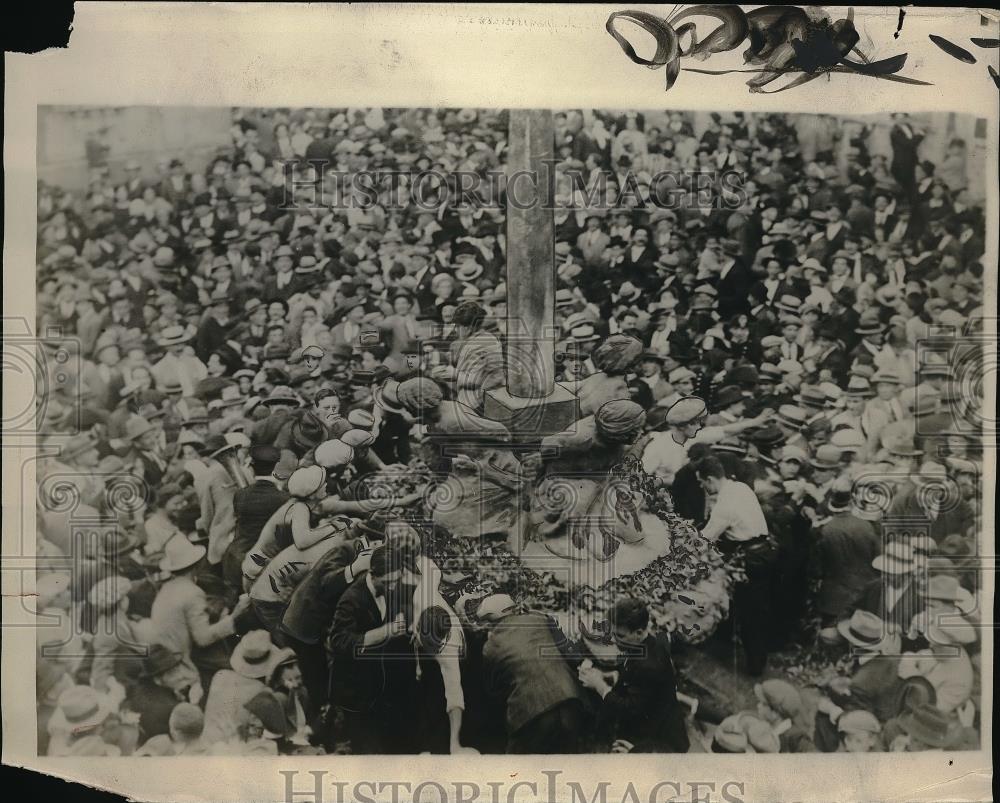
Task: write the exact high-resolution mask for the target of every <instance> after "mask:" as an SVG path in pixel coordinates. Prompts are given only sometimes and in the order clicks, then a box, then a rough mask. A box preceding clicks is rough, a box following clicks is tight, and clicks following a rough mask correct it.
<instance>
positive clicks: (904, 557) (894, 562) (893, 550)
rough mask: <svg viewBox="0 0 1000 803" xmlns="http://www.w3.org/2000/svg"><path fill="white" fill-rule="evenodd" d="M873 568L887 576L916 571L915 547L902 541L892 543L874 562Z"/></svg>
mask: <svg viewBox="0 0 1000 803" xmlns="http://www.w3.org/2000/svg"><path fill="white" fill-rule="evenodd" d="M872 566H873V567H874V568H876V569H878V571H880V572H885V573H886V574H908V573H909V572H912V571H913V569H914V562H913V547H911V546H910V545H909V544H904V543H903V542H902V541H890V542H889V543H888V544H886V547H885V551H884V552H883V553H882V554H881V555H879V556H878V557H876V558H875V559H874V560H873V561H872Z"/></svg>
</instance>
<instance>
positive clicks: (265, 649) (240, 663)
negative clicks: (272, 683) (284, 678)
mask: <svg viewBox="0 0 1000 803" xmlns="http://www.w3.org/2000/svg"><path fill="white" fill-rule="evenodd" d="M294 655H295V653H294V651H292V650H290V649H288V648H285V649H279V648H278V647H275V646H274V643H273V642H272V641H271V636H270V635H269V634H268V632H267V631H266V630H251V631H250V632H249V633H247V634H246V635H245V636H243V638H241V639H240V642H239V644H237V645H236V648H235V649H234V650H233V655H232V657H231V658H230V659H229V665H230V666H231V667H232V668H233V670H234V671H236V672H238V673H239V674H241V675H243V676H244V677H248V678H267V677H270V676H271V673H272V672H274V670H275V669H276V668H277V667H278V665H279V664H281V663H282V662H284V661H286V660H287V659H288V658H289V657H291V656H294Z"/></svg>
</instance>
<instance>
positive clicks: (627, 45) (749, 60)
mask: <svg viewBox="0 0 1000 803" xmlns="http://www.w3.org/2000/svg"><path fill="white" fill-rule="evenodd" d="M698 16H706V17H714V18H716V19H718V20H720V22H721V24H720V25H719V26H718V27H717V28H715V29H714V30H713V31H712V32H711V33H710V34H708V36H706V37H705V38H704V39H701V40H699V38H698V30H697V27H696V24H695V23H694V22H691V21H690V18H691V17H698ZM619 19H624V20H627V21H629V22H631V23H633V24H634V25H636V26H638V27H639V28H641V29H642V30H644V31H646V33H648V34H650V35H651V36H652V37H653V38H654V39H655V40H656V52H655V53H654V55H653V57H652V58H649V59H647V58H644V57H642V56H640V55H639V54H638V53H637V52H636V50H635V48H634V47H633V46H632V43H631V42H630V41H629V40H628V39H627V38H626V37H625V36H624V35H623V34H622V33H621V32H620V31H619V30H618V28H617V27H616V22H617V20H619ZM901 19H902V17H901ZM682 20H686V21H685V22H683V24H680V25H678V23H680V22H681V21H682ZM605 28H606V29H607V31H608V33H609V34H611V36H612V37H613V38H614V40H615V41H616V42H617V43H618V45H619V47H621V49H622V51H623V52H624V53H625V55H626V56H628V58H629V59H631V60H632V61H633V62H634V63H635V64H639V65H642V66H643V67H646V68H648V69H651V70H657V69H660V68H661V67H663V68H665V69H664V73H665V75H664V83H665V88H666V89H668V90H669V89H670V88H671V87H672V86H673V85H674V83H676V81H677V78H678V76H679V75H680V72H681V70H682V69H686V70H688V71H689V72H700V73H703V74H707V75H722V74H725V73H728V72H751V73H755V75H754V77H753V78H751V79H750V80H749V81H747V86H748V88H749V90H750V91H751V92H762V91H764V90H763V87H765V86H767V85H768V84H770V83H772V82H773V81H775V80H777V79H778V78H779V77H781V76H783V75H785V74H787V73H801V74H800V75H798V76H797V77H796V78H795V79H794V80H793V81H791V82H790V83H788V84H786V85H785V86H783V87H781V88H779V89H773V90H767V93H768V94H773V93H775V92H783V91H785V90H786V89H791V88H793V87H797V86H802V85H803V84H805V83H808V82H809V81H810V80H812V79H813V78H815V77H817V76H819V75H823V74H827V73H830V72H847V73H854V74H856V75H865V76H870V77H874V78H883V79H886V80H893V81H897V82H899V83H907V84H911V85H917V86H929V85H930V83H929V82H928V81H918V80H915V79H910V78H904V77H903V76H899V75H896V73H898V72H899V71H900V70H902V69H903V67H904V66H905V64H906V59H907V54H906V53H903V54H900V55H897V56H891V57H890V58H886V59H881V60H879V61H876V62H872V61H871V59H870V58H869V57H868V56H867V55H866V54H865V53H864V52H863V51H862V49H861V48H860V47H859V43H860V42H861V40H862V36H861V34H860V33H859V31H858V29H857V28H856V27H855V25H854V13H853V9H849V10H848V12H847V16H846V17H842V18H840V19H837V20H832V21H831V18H830V17H829V15H826V14H825V13H824V14H823V15H822V18H811V17H810V16H809V15H808V14H807V13H806V12H805V10H803V9H802V8H800V7H799V6H777V5H774V6H762V7H760V8H756V9H753V10H751V11H749V12H744V11H743V10H742V9H741V8H740V7H739V6H728V5H718V4H701V5H695V6H688V7H686V8H684V9H683V10H682V11H680V12H679V13H675V14H672V15H671V16H669V17H668V18H666V19H660V18H659V17H657V16H654V15H653V14H650V13H648V12H645V11H616V12H614V13H612V14H611V15H610V16H609V17H608V19H607V22H606V23H605ZM930 39H931V41H932V42H934V43H935V44H936V45H937V46H938V47H940V48H941V49H942V50H944V51H945V52H946V53H948V54H949V55H951V56H952V57H954V58H956V59H959V60H960V61H964V62H966V63H969V64H975V63H976V58H975V56H973V55H972V54H971V53H969V52H968V51H967V50H965V49H964V48H962V47H959V46H958V45H956V44H954V43H953V42H949V41H948V40H947V39H944V38H943V37H940V36H937V35H933V34H932V35H931V37H930ZM682 40H683V42H682ZM744 42H748V44H749V47H747V49H746V50H744V52H743V54H742V55H743V64H744V65H745V66H748V67H759V69H756V70H754V69H750V70H725V71H718V72H715V71H711V70H698V69H694V68H682V67H681V65H680V62H681V59H682V58H684V57H685V56H690V57H692V58H694V59H698V60H699V61H704V60H707V59H708V57H709V56H712V55H714V54H715V53H722V52H725V51H730V50H734V49H736V48H737V47H739V45H741V44H742V43H744ZM972 42H973V43H975V44H977V45H979V46H980V47H996V46H997V40H994V39H972ZM871 45H872V42H871V40H870V39H866V40H865V49H869V47H870V46H871ZM849 55H854V56H856V57H857V59H859V60H858V61H856V60H854V59H851V58H848V56H849ZM990 75H995V71H993V70H992V68H991V69H990ZM994 80H995V79H994Z"/></svg>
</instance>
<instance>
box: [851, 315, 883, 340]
mask: <svg viewBox="0 0 1000 803" xmlns="http://www.w3.org/2000/svg"><path fill="white" fill-rule="evenodd" d="M884 331H885V324H884V323H882V321H881V319H880V318H879V316H878V313H877V312H875V311H873V310H866V311H865V312H863V313H862V314H861V318H860V319H859V320H858V325H857V327H856V328H855V330H854V332H855V334H859V335H878V334H881V333H882V332H884Z"/></svg>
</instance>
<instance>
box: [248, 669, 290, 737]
mask: <svg viewBox="0 0 1000 803" xmlns="http://www.w3.org/2000/svg"><path fill="white" fill-rule="evenodd" d="M274 668H277V667H274ZM243 707H244V708H245V709H246V710H247V711H249V712H250V713H251V714H253V715H254V716H255V717H257V719H259V720H260V721H261V724H262V725H263V726H264V738H265V739H283V738H286V737H288V736H291V735H292V734H293V733H294V732H295V725H294V724H293V723H292V722H291V721H290V720H289V718H288V716H287V715H286V713H285V709H284V707H283V706H282V704H281V700H279V699H278V697H277V695H275V693H274V692H273V691H271V690H270V689H263V690H261V691H259V692H258V693H257V694H255V695H254V696H253V697H252V698H251V699H250V700H248V701H247V702H245V703H244V704H243ZM266 744H267V743H266V742H265V743H264V746H266ZM252 749H253V748H251V750H252ZM261 753H262V754H265V755H270V753H268V752H267V751H265V750H264V749H263V748H261ZM251 755H252V753H251Z"/></svg>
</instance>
